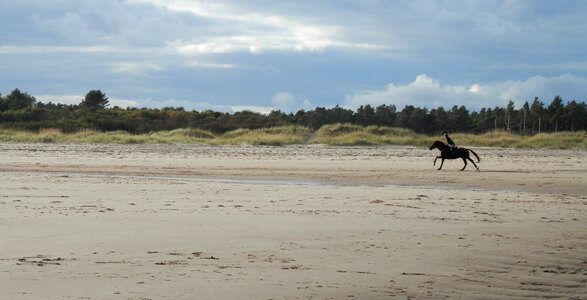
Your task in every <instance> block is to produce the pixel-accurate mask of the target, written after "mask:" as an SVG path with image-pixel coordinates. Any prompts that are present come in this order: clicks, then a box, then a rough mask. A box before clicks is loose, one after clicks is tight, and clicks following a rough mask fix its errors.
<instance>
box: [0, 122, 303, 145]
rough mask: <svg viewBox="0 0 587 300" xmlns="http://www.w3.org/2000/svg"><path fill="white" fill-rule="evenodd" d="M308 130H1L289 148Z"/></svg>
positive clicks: (35, 137) (6, 136)
mask: <svg viewBox="0 0 587 300" xmlns="http://www.w3.org/2000/svg"><path fill="white" fill-rule="evenodd" d="M308 134H309V130H308V129H307V128H305V127H301V126H282V127H272V128H264V129H255V130H249V129H238V130H234V131H230V132H227V133H225V134H223V135H214V134H213V133H211V132H208V131H205V130H201V129H193V128H187V129H175V130H170V131H157V132H151V133H146V134H130V133H128V132H125V131H110V132H99V131H94V130H82V131H78V132H75V133H68V134H65V133H62V132H61V131H59V130H57V129H41V130H39V131H37V132H31V131H23V130H13V129H0V142H15V143H18V142H21V143H74V144H79V143H86V144H211V145H225V144H249V145H273V146H280V145H289V144H302V143H304V141H305V139H306V138H307V136H308Z"/></svg>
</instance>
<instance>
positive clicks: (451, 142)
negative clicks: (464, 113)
mask: <svg viewBox="0 0 587 300" xmlns="http://www.w3.org/2000/svg"><path fill="white" fill-rule="evenodd" d="M444 137H445V138H446V143H447V144H448V145H449V146H450V151H451V152H453V151H454V150H455V149H456V148H457V145H456V144H455V142H454V141H453V140H452V139H451V138H450V137H449V136H448V132H445V133H444Z"/></svg>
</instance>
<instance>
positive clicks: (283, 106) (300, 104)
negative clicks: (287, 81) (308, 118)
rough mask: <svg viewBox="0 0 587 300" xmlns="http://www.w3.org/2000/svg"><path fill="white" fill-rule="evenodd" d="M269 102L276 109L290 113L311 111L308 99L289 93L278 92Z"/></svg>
mask: <svg viewBox="0 0 587 300" xmlns="http://www.w3.org/2000/svg"><path fill="white" fill-rule="evenodd" d="M271 102H272V103H273V105H274V106H275V108H276V109H278V110H280V111H282V112H285V113H291V112H296V111H298V110H300V109H313V108H314V107H311V106H312V104H311V103H310V101H309V100H308V99H305V98H300V97H296V96H294V95H292V94H291V93H289V92H279V93H276V94H275V95H273V97H271Z"/></svg>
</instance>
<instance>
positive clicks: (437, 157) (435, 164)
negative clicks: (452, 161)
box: [433, 156, 442, 166]
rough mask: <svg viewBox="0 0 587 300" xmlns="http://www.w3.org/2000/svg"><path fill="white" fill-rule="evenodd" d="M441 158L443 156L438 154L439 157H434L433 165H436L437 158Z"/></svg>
mask: <svg viewBox="0 0 587 300" xmlns="http://www.w3.org/2000/svg"><path fill="white" fill-rule="evenodd" d="M439 158H442V156H437V157H436V158H435V159H434V164H433V166H436V160H437V159H439Z"/></svg>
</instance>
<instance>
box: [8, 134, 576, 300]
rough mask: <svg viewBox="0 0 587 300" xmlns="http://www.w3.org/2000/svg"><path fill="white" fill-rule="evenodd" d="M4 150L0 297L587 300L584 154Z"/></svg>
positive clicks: (160, 148) (222, 148)
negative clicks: (459, 156)
mask: <svg viewBox="0 0 587 300" xmlns="http://www.w3.org/2000/svg"><path fill="white" fill-rule="evenodd" d="M474 150H475V151H476V152H477V153H478V154H479V156H480V157H481V162H480V163H478V166H479V168H480V169H481V171H479V172H478V171H476V170H475V168H474V167H473V166H472V165H469V166H468V167H467V169H466V170H465V171H462V172H461V171H459V169H460V168H461V167H462V165H463V164H462V161H446V162H445V164H444V167H443V170H441V171H437V170H436V168H437V166H433V165H432V161H433V160H434V157H435V156H436V155H437V152H436V151H429V150H428V149H425V148H415V147H326V146H319V145H312V146H286V147H253V146H218V147H213V146H204V145H60V144H1V145H0V299H453V298H460V299H540V298H557V299H559V298H560V299H587V296H586V295H587V151H574V150H514V149H493V148H474Z"/></svg>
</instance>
